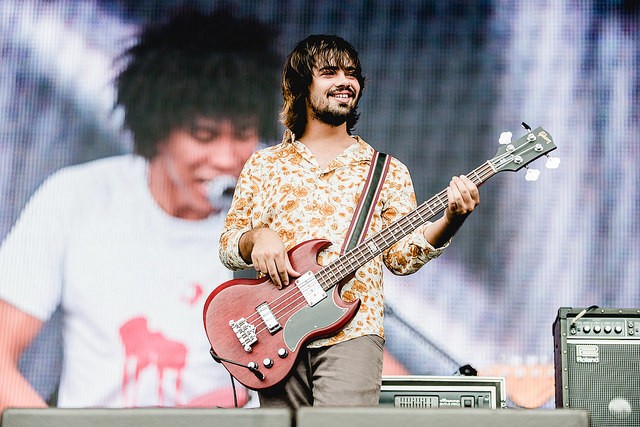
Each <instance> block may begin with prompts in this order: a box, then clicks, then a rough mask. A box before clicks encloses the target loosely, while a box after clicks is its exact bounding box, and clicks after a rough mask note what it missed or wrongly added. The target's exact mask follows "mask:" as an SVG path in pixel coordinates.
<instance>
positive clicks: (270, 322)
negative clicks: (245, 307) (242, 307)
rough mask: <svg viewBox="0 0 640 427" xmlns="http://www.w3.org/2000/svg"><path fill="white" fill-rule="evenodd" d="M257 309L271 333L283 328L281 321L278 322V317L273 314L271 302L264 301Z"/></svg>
mask: <svg viewBox="0 0 640 427" xmlns="http://www.w3.org/2000/svg"><path fill="white" fill-rule="evenodd" d="M256 311H257V312H258V314H259V315H260V318H261V319H262V321H263V322H264V324H265V325H266V326H267V329H268V330H269V333H271V335H273V334H275V333H276V332H278V331H279V330H280V329H282V326H281V325H280V322H278V319H276V316H275V315H274V314H273V311H271V308H270V307H269V304H267V303H266V302H263V303H262V304H260V305H259V306H257V307H256Z"/></svg>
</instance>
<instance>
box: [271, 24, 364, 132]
mask: <svg viewBox="0 0 640 427" xmlns="http://www.w3.org/2000/svg"><path fill="white" fill-rule="evenodd" d="M324 66H331V67H338V68H341V69H343V70H347V69H353V73H354V75H355V77H356V79H358V82H359V83H360V94H359V97H360V96H362V91H363V90H364V80H365V78H364V76H363V74H362V67H361V65H360V59H359V57H358V52H357V51H356V50H355V48H354V47H353V46H352V45H351V44H350V43H349V42H347V41H346V40H344V39H343V38H341V37H338V36H333V35H324V34H315V35H311V36H309V37H307V38H305V39H304V40H302V41H301V42H300V43H298V44H297V45H296V47H295V48H294V49H293V51H291V53H290V54H289V56H288V57H287V61H286V63H285V66H284V70H283V73H282V97H283V100H284V103H283V106H282V111H281V112H280V121H281V122H282V123H283V124H284V125H285V126H286V127H287V128H288V129H290V130H291V131H292V132H293V133H294V134H295V135H298V136H300V135H302V133H303V132H304V129H305V127H306V125H307V116H306V100H307V97H308V95H309V86H310V85H311V81H312V79H313V70H314V68H321V67H324ZM358 100H359V98H358ZM359 116H360V114H359V113H358V111H357V108H354V109H353V111H351V113H350V114H349V116H348V117H347V131H348V132H349V133H351V132H352V131H353V129H354V127H355V125H356V123H357V122H358V118H359Z"/></svg>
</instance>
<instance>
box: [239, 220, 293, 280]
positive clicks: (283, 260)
mask: <svg viewBox="0 0 640 427" xmlns="http://www.w3.org/2000/svg"><path fill="white" fill-rule="evenodd" d="M239 246H240V255H241V256H242V258H244V260H245V261H247V262H249V261H251V263H252V264H253V268H255V270H256V271H259V272H261V273H262V274H265V275H268V276H269V277H270V278H271V281H272V282H273V284H274V285H276V287H278V289H282V287H283V286H287V285H288V284H289V277H298V276H300V273H298V272H297V271H295V270H294V269H293V267H292V266H291V263H290V262H289V257H288V256H287V251H286V249H285V247H284V243H283V242H282V239H281V238H280V236H279V235H278V233H276V232H275V231H273V230H271V229H270V228H266V227H261V228H254V229H253V230H249V231H247V232H246V233H244V234H243V235H242V237H241V238H240V242H239Z"/></svg>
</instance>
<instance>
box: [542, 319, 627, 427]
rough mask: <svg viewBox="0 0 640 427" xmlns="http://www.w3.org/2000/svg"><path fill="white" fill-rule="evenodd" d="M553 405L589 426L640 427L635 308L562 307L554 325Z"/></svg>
mask: <svg viewBox="0 0 640 427" xmlns="http://www.w3.org/2000/svg"><path fill="white" fill-rule="evenodd" d="M553 337H554V362H555V380H556V383H555V388H556V390H555V391H556V407H558V408H578V409H586V410H587V411H588V412H589V415H590V418H591V426H592V427H605V426H606V427H611V426H629V427H631V426H636V427H637V426H640V309H629V308H626V309H624V308H597V307H589V308H569V307H562V308H560V309H559V310H558V315H557V317H556V319H555V321H554V323H553Z"/></svg>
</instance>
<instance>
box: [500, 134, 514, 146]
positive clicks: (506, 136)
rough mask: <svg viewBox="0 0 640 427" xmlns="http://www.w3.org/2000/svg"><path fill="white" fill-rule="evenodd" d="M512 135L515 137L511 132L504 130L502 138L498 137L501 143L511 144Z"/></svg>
mask: <svg viewBox="0 0 640 427" xmlns="http://www.w3.org/2000/svg"><path fill="white" fill-rule="evenodd" d="M512 137H513V134H512V133H511V132H502V133H501V134H500V138H499V139H498V143H499V144H500V145H507V144H511V138H512Z"/></svg>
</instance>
